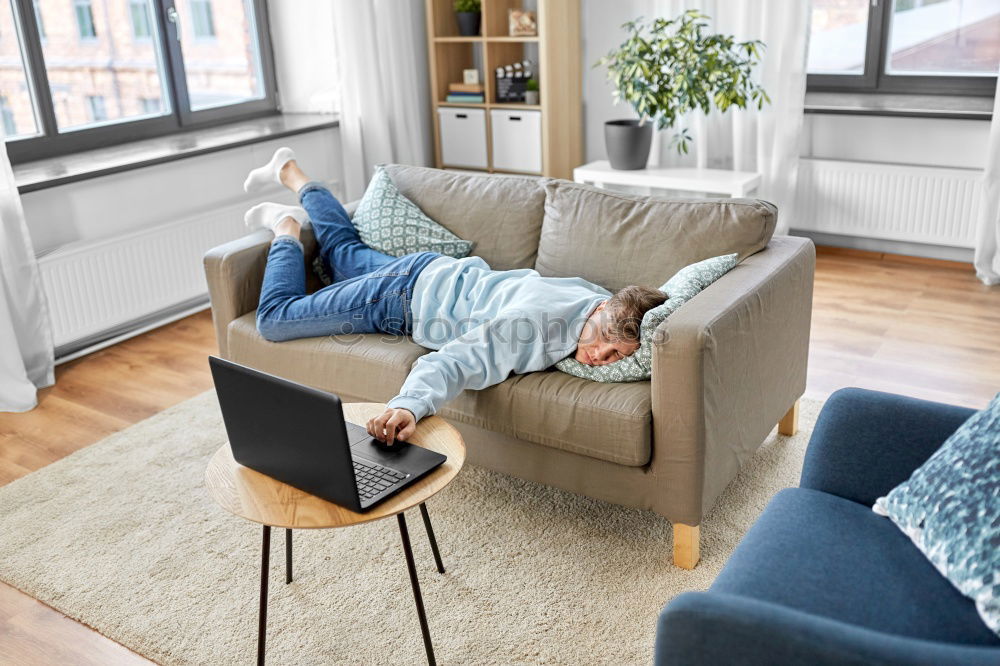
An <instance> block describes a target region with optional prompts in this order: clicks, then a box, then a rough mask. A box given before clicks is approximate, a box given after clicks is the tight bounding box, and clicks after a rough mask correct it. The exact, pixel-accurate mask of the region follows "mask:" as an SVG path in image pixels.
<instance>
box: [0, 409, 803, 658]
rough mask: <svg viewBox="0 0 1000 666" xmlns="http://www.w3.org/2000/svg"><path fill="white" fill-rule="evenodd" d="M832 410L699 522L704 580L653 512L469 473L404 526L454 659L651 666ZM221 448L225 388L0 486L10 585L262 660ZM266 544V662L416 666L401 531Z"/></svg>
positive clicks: (3, 561)
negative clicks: (661, 631) (290, 575)
mask: <svg viewBox="0 0 1000 666" xmlns="http://www.w3.org/2000/svg"><path fill="white" fill-rule="evenodd" d="M819 406H820V403H817V402H806V401H803V405H802V412H801V418H800V423H801V426H802V427H801V430H800V433H799V434H798V435H796V436H795V437H790V438H789V437H782V436H779V435H777V434H776V433H772V434H771V436H770V437H769V438H768V440H767V442H766V443H765V444H764V446H763V447H762V448H761V450H760V451H759V452H758V453H757V454H756V455H755V456H754V458H753V459H752V460H751V461H750V462H749V463H748V464H747V466H746V467H745V469H744V470H743V471H742V472H741V474H740V475H739V477H738V478H737V479H736V481H735V482H734V483H733V484H732V485H731V486H730V487H729V489H728V491H727V492H726V493H725V494H724V495H723V497H722V498H721V500H720V501H719V503H718V505H717V506H716V508H715V509H714V510H713V511H712V513H711V515H710V516H709V517H708V518H707V519H706V521H705V523H704V524H703V526H702V531H701V534H702V551H701V552H702V561H701V564H700V565H699V566H698V567H697V569H695V570H694V571H683V570H681V569H677V568H674V567H673V566H671V565H670V564H669V559H670V552H671V529H670V524H669V523H668V522H667V521H666V520H664V519H662V518H660V517H659V516H656V515H654V514H652V513H650V512H646V511H639V510H633V509H626V508H622V507H618V506H612V505H610V504H605V503H603V502H598V501H595V500H590V499H586V498H583V497H578V496H575V495H572V494H570V493H566V492H563V491H561V490H556V489H553V488H549V487H545V486H541V485H538V484H535V483H530V482H527V481H522V480H519V479H514V478H509V477H506V476H502V475H500V474H496V473H494V472H490V471H488V470H484V469H481V468H476V467H472V466H468V465H467V466H466V467H465V469H464V470H463V471H462V472H461V474H459V476H458V478H457V479H456V480H455V481H454V482H453V483H452V484H451V485H450V486H448V488H446V489H445V490H444V491H443V492H441V493H440V494H439V495H437V496H436V497H435V498H433V499H432V500H431V501H430V502H429V503H428V508H429V509H430V513H431V518H432V519H433V521H434V528H435V532H436V534H437V538H438V542H439V544H440V547H441V551H442V557H443V558H444V563H445V566H446V567H447V573H446V574H444V575H440V574H438V573H437V572H436V570H435V569H434V560H433V557H432V555H431V552H430V547H429V546H428V543H427V538H426V534H425V532H424V529H423V524H422V522H421V521H420V517H419V512H416V511H413V512H411V515H410V520H409V526H410V533H411V537H410V538H411V540H412V542H413V547H414V555H415V557H416V561H417V566H418V571H419V574H420V584H421V588H422V590H423V593H424V603H425V606H426V608H427V615H428V621H429V623H430V629H431V636H432V638H433V641H434V647H435V651H436V654H437V657H438V661H439V662H440V663H442V664H526V663H530V664H541V663H544V664H646V663H649V662H650V660H651V658H652V651H653V638H654V632H655V624H656V617H657V613H658V612H659V610H660V608H661V607H662V606H663V605H664V604H665V603H666V602H667V601H668V600H669V599H671V598H672V597H673V596H675V595H677V594H679V593H681V592H684V591H686V590H699V589H704V588H706V587H708V585H709V584H710V583H711V582H712V580H713V579H714V578H715V576H716V574H717V573H718V572H719V570H720V569H721V567H722V565H723V564H724V563H725V561H726V559H727V558H728V557H729V554H730V553H731V552H732V550H733V548H734V547H735V546H736V544H737V542H738V541H739V540H740V538H741V536H742V535H743V534H744V533H745V532H746V530H747V529H748V528H749V526H750V525H751V524H752V523H753V521H754V520H755V519H756V518H757V516H758V515H759V514H760V512H761V511H762V509H763V508H764V506H765V504H766V503H767V502H768V500H769V499H770V497H771V496H772V495H774V493H775V492H777V491H778V490H779V489H781V488H784V487H787V486H795V485H797V484H798V477H799V471H800V468H801V464H802V457H803V452H804V450H805V446H806V443H807V441H808V437H809V433H810V432H811V430H812V426H813V424H814V422H815V417H816V414H817V412H818V409H819ZM224 441H225V432H224V429H223V427H222V420H221V417H220V414H219V410H218V403H217V402H216V399H215V395H214V393H212V392H208V393H205V394H203V395H200V396H198V397H195V398H192V399H191V400H188V401H187V402H184V403H181V404H179V405H177V406H175V407H172V408H170V409H168V410H166V411H164V412H162V413H161V414H158V415H156V416H154V417H153V418H150V419H149V420H147V421H144V422H142V423H139V424H136V425H135V426H132V427H130V428H128V429H127V430H123V431H122V432H119V433H116V434H115V435H112V436H111V437H108V438H107V439H105V440H104V441H102V442H99V443H97V444H94V445H93V446H89V447H87V448H85V449H83V450H81V451H79V452H77V453H75V454H73V455H71V456H69V457H67V458H65V459H63V460H60V461H59V462H56V463H54V464H52V465H49V466H48V467H46V468H44V469H42V470H39V471H38V472H35V473H34V474H31V475H29V476H27V477H24V478H22V479H20V480H18V481H15V482H13V483H11V484H9V485H7V486H5V487H3V488H0V534H3V538H2V539H0V578H2V579H3V580H4V581H6V582H8V583H10V584H11V585H13V586H15V587H17V588H19V589H21V590H23V591H24V592H27V593H28V594H30V595H31V596H33V597H36V598H38V599H40V600H42V601H44V602H45V603H47V604H49V605H51V606H53V607H55V608H57V609H59V610H60V611H62V612H63V613H65V614H66V615H69V616H70V617H73V618H76V619H78V620H80V621H82V622H84V623H86V624H87V625H90V626H91V627H94V628H95V629H97V630H98V631H100V632H101V633H102V634H105V635H106V636H109V637H111V638H113V639H114V640H116V641H119V642H120V643H122V644H124V645H126V646H128V647H130V648H132V649H133V650H135V651H136V652H139V653H140V654H143V655H145V656H146V657H148V658H150V659H152V660H155V661H157V662H161V663H165V664H235V663H251V662H252V661H253V659H254V657H255V654H256V639H257V600H258V596H257V595H258V592H259V588H258V585H259V567H260V560H259V557H260V538H261V530H260V527H259V526H258V525H256V524H251V523H249V522H247V521H244V520H242V519H240V518H237V517H235V516H232V515H230V514H228V513H226V512H224V511H223V510H222V509H221V508H219V507H218V506H216V505H215V504H214V503H213V501H212V500H211V499H210V498H209V497H208V495H207V493H206V491H205V488H204V483H203V474H204V471H205V465H206V463H207V462H208V459H209V457H210V456H211V454H212V453H214V452H215V450H216V449H217V448H218V447H219V446H220V445H221V444H222V442H224ZM283 543H284V534H283V531H281V530H275V531H274V532H273V533H272V555H271V564H272V570H271V593H270V604H269V613H268V620H269V621H268V644H267V648H268V660H269V662H270V663H274V664H390V663H406V664H419V663H422V662H423V660H424V654H423V644H422V642H421V638H420V629H419V625H418V624H417V617H416V612H415V609H414V605H413V596H412V594H411V592H410V587H409V579H408V577H407V573H406V563H405V560H404V559H403V554H402V547H401V545H400V541H399V532H398V529H397V527H396V521H394V520H382V521H378V522H376V523H374V524H370V525H361V526H357V527H353V528H350V529H345V530H318V531H308V530H302V531H297V532H296V533H295V581H294V582H293V583H292V584H291V585H285V584H284V570H283V566H284V552H283V551H284V549H283Z"/></svg>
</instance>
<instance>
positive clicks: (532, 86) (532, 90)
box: [524, 78, 538, 104]
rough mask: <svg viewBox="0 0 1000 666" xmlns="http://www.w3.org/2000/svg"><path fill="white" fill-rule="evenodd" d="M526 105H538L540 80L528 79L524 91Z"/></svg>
mask: <svg viewBox="0 0 1000 666" xmlns="http://www.w3.org/2000/svg"><path fill="white" fill-rule="evenodd" d="M524 103H525V104H538V79H534V78H531V79H528V82H527V83H526V84H525V91H524Z"/></svg>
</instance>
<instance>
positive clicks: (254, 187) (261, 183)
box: [243, 146, 295, 192]
mask: <svg viewBox="0 0 1000 666" xmlns="http://www.w3.org/2000/svg"><path fill="white" fill-rule="evenodd" d="M294 159H295V151H293V150H292V149H291V148H288V147H286V146H282V147H281V148H278V149H277V150H276V151H274V155H273V156H271V161H270V162H268V163H267V164H265V165H264V166H262V167H257V168H256V169H254V170H253V171H251V172H250V173H249V174H248V175H247V179H246V180H245V181H243V189H244V190H246V191H247V192H257V191H258V190H262V189H264V188H265V187H267V186H268V185H270V184H272V183H277V184H278V185H281V179H280V178H278V174H279V173H280V172H281V167H283V166H285V164H286V163H287V162H289V161H291V160H294Z"/></svg>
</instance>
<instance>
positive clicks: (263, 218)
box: [243, 201, 309, 231]
mask: <svg viewBox="0 0 1000 666" xmlns="http://www.w3.org/2000/svg"><path fill="white" fill-rule="evenodd" d="M286 217H292V218H295V220H296V221H297V222H298V223H299V224H305V223H306V220H308V219H309V215H308V213H306V211H305V209H304V208H300V207H299V206H286V205H285V204H279V203H273V202H271V201H265V202H264V203H259V204H257V205H256V206H254V207H253V208H251V209H250V210H248V211H247V212H246V215H244V216H243V221H244V222H246V225H247V227H248V228H249V229H270V230H271V231H274V228H275V227H276V226H277V225H278V223H279V222H281V221H282V220H283V219H285V218H286Z"/></svg>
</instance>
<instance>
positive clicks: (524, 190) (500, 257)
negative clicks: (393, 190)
mask: <svg viewBox="0 0 1000 666" xmlns="http://www.w3.org/2000/svg"><path fill="white" fill-rule="evenodd" d="M386 171H387V172H388V173H389V177H390V178H392V182H393V183H395V184H396V187H397V188H399V191H400V192H402V193H403V195H404V196H405V197H406V198H408V199H409V200H410V201H412V202H413V203H415V204H417V206H419V207H420V210H422V211H424V213H426V214H427V215H428V216H429V217H430V218H431V219H432V220H435V221H437V222H439V223H440V224H442V225H444V226H445V227H446V228H447V229H448V230H449V231H451V232H452V233H454V234H455V235H457V236H458V237H459V238H463V239H465V240H470V241H473V242H475V247H473V249H472V254H473V255H476V256H479V257H482V258H483V259H484V260H485V261H486V263H488V264H489V265H490V267H491V268H493V269H495V270H509V269H512V268H533V267H534V265H535V254H536V252H537V251H538V236H539V234H540V233H541V230H542V210H543V208H544V205H545V190H544V189H543V187H542V185H543V182H544V181H543V180H542V179H539V178H531V177H520V176H503V177H498V176H490V175H475V174H466V173H459V172H454V171H442V170H440V169H429V168H426V167H415V166H404V165H400V164H390V165H387V166H386Z"/></svg>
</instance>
